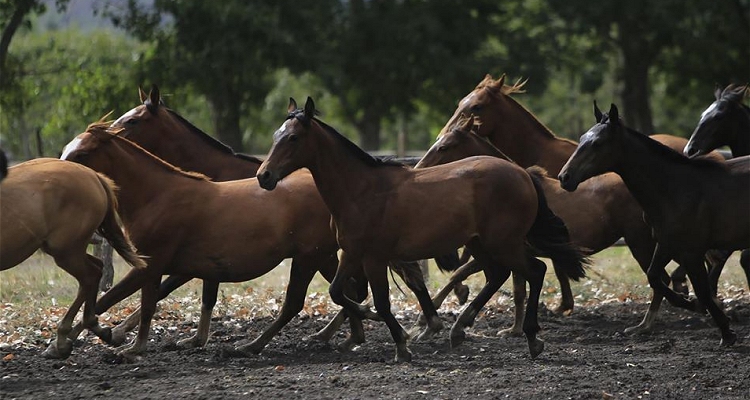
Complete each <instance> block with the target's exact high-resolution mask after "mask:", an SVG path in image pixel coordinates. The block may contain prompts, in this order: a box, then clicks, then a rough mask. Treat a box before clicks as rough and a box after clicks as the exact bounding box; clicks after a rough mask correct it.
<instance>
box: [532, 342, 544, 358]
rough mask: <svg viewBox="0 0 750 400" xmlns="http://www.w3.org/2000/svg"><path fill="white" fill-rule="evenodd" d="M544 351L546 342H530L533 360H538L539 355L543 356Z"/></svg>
mask: <svg viewBox="0 0 750 400" xmlns="http://www.w3.org/2000/svg"><path fill="white" fill-rule="evenodd" d="M543 351H544V341H542V340H539V339H534V340H533V341H530V342H529V353H530V354H531V358H536V357H537V356H538V355H540V354H542V352H543Z"/></svg>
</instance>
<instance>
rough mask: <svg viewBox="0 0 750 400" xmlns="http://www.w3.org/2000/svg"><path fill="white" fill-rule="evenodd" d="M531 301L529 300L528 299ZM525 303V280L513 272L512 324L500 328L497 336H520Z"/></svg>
mask: <svg viewBox="0 0 750 400" xmlns="http://www.w3.org/2000/svg"><path fill="white" fill-rule="evenodd" d="M529 301H531V300H529ZM525 304H526V280H525V279H524V278H523V277H522V276H521V275H519V274H517V273H515V272H514V273H513V313H514V319H513V326H511V327H510V328H506V329H502V330H500V331H499V332H498V333H497V334H498V336H522V335H523V324H524V312H525Z"/></svg>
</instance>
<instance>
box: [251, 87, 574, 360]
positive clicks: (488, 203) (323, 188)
mask: <svg viewBox="0 0 750 400" xmlns="http://www.w3.org/2000/svg"><path fill="white" fill-rule="evenodd" d="M315 115H316V111H315V104H314V102H313V100H312V99H311V98H308V99H307V102H306V103H305V107H304V109H298V108H297V104H296V102H294V100H293V99H290V103H289V108H288V116H287V119H286V121H285V122H284V123H283V124H282V125H281V127H280V128H279V129H278V130H277V131H276V132H275V133H274V143H273V147H271V151H270V152H269V154H268V157H267V158H266V160H265V161H264V162H263V164H262V165H261V167H260V169H259V170H258V181H259V182H260V185H261V187H263V188H265V189H268V190H272V191H273V190H275V189H276V188H277V185H278V184H279V183H280V181H282V179H284V178H286V177H287V176H289V175H290V174H292V173H293V172H294V171H296V170H298V169H301V168H307V169H309V170H310V172H311V173H312V176H313V179H314V180H315V185H316V186H317V187H318V190H319V191H320V194H321V196H322V197H323V200H324V201H325V203H326V205H327V206H328V208H329V209H330V211H331V215H332V218H333V225H334V228H335V232H336V237H337V239H338V242H339V245H340V246H341V257H340V260H339V266H338V270H337V272H336V277H335V278H334V280H333V282H332V283H331V286H330V290H329V291H330V295H331V298H332V299H333V301H334V302H335V303H337V304H339V305H341V306H343V307H344V308H346V309H347V310H348V311H350V312H352V313H357V312H361V311H360V310H361V306H360V305H359V304H358V303H356V302H354V301H352V300H351V299H349V298H348V297H347V296H346V294H345V293H344V292H343V290H342V283H343V282H345V281H346V280H347V279H348V278H349V277H350V276H351V275H353V274H355V272H356V271H357V270H360V269H364V274H365V276H366V277H367V280H368V282H369V284H370V289H371V291H372V295H373V300H374V304H375V308H376V310H377V312H378V314H379V315H380V316H381V317H382V318H383V320H384V321H385V323H386V324H387V325H388V328H389V330H390V332H391V335H392V337H393V339H394V341H395V342H396V360H398V361H407V360H410V359H411V352H410V351H409V349H408V348H407V345H406V340H407V334H406V332H405V331H404V330H403V328H402V327H401V325H400V324H399V323H398V321H397V320H396V318H395V317H394V316H393V314H392V313H391V310H390V300H389V289H388V280H387V274H386V268H385V267H386V261H387V260H389V259H403V260H416V259H422V258H429V257H432V256H434V255H437V254H445V253H448V252H450V251H453V250H455V249H456V248H458V247H460V246H463V245H466V246H467V248H468V249H469V250H470V251H471V254H472V255H473V256H474V257H475V258H476V259H477V260H478V261H479V262H480V264H481V265H482V266H483V268H484V272H485V275H486V277H487V284H486V285H485V287H484V288H483V289H482V290H481V291H480V293H479V294H478V295H477V297H476V298H475V299H474V300H473V301H472V302H471V304H469V305H468V306H467V307H466V309H465V310H464V311H463V312H462V313H461V315H460V316H459V317H458V319H457V321H456V323H455V324H454V326H453V328H452V329H451V344H452V345H457V344H458V343H460V342H461V341H462V340H463V338H464V335H465V333H464V331H463V329H464V327H465V326H470V325H471V324H472V323H473V321H474V319H475V317H476V315H477V314H478V313H479V311H480V310H481V308H482V307H483V306H484V304H485V303H486V302H487V301H488V300H489V299H490V297H491V296H492V295H493V294H494V293H495V292H496V291H497V289H499V288H500V286H501V285H502V283H503V282H504V281H505V280H506V279H507V278H508V277H509V276H510V273H511V271H513V272H515V273H517V274H520V275H521V276H523V277H524V278H525V279H526V280H527V281H528V282H529V284H530V286H531V294H530V296H529V301H528V305H527V307H526V318H525V320H524V327H523V330H524V333H526V338H527V341H528V345H529V350H530V353H531V355H532V357H535V356H537V355H538V354H540V353H541V352H542V351H543V347H544V344H543V342H542V341H541V340H539V339H538V338H537V337H536V334H537V332H538V331H539V324H538V321H537V307H538V302H539V293H540V291H541V285H542V281H543V278H544V273H545V270H546V266H545V264H544V263H543V262H542V261H540V260H538V259H536V258H535V257H534V256H533V254H532V250H531V249H530V247H528V246H527V244H526V243H527V238H528V241H529V242H531V245H532V246H534V247H536V248H538V249H540V250H542V251H546V252H549V253H555V254H556V255H558V256H563V257H567V258H568V259H569V260H570V262H569V263H568V264H567V266H568V268H570V269H571V271H575V272H571V275H583V267H582V264H581V259H582V257H581V256H580V254H578V253H577V252H575V251H574V250H573V249H572V247H570V246H569V244H568V242H567V240H565V241H563V240H561V239H560V238H561V237H562V236H564V237H565V238H567V230H565V228H564V224H562V223H561V221H559V219H557V218H556V217H555V218H556V219H555V220H554V221H552V220H551V218H548V217H549V214H551V212H550V213H546V212H545V210H544V209H546V202H545V201H544V196H543V193H541V192H537V190H536V188H535V186H534V184H533V182H532V179H531V178H530V176H529V174H527V173H526V171H525V170H523V169H522V168H520V167H518V166H517V165H515V164H513V163H509V162H507V161H504V160H499V159H497V158H490V157H475V158H470V159H466V160H462V161H458V162H456V163H451V164H447V165H443V166H437V167H433V168H425V169H411V168H407V167H405V166H404V165H403V164H397V163H392V162H387V161H383V160H378V159H375V158H373V157H372V156H370V155H369V154H367V153H366V152H364V151H363V150H362V149H360V148H359V147H357V146H356V145H355V144H354V143H352V142H351V141H349V140H348V139H346V138H345V137H344V136H342V135H341V134H339V133H338V132H336V131H335V130H334V129H333V128H332V127H330V126H328V125H326V124H324V123H323V122H321V121H320V120H319V119H317V118H316V117H315ZM281 183H283V181H282V182H281ZM456 194H460V195H459V196H456ZM435 199H442V200H443V201H440V202H435V201H434V200H435ZM547 211H548V209H547ZM558 222H559V224H556V225H555V223H558ZM420 304H421V303H420ZM423 307H424V305H423Z"/></svg>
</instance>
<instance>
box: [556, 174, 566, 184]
mask: <svg viewBox="0 0 750 400" xmlns="http://www.w3.org/2000/svg"><path fill="white" fill-rule="evenodd" d="M557 179H558V180H559V181H560V182H562V183H565V182H567V181H568V174H560V175H558V176H557Z"/></svg>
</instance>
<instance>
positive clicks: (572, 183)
mask: <svg viewBox="0 0 750 400" xmlns="http://www.w3.org/2000/svg"><path fill="white" fill-rule="evenodd" d="M557 180H559V181H560V186H561V187H562V188H563V189H565V190H566V191H568V192H573V191H575V190H576V189H578V183H579V182H578V181H576V180H574V179H572V177H571V176H570V173H568V172H562V173H561V174H560V175H558V176H557Z"/></svg>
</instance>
